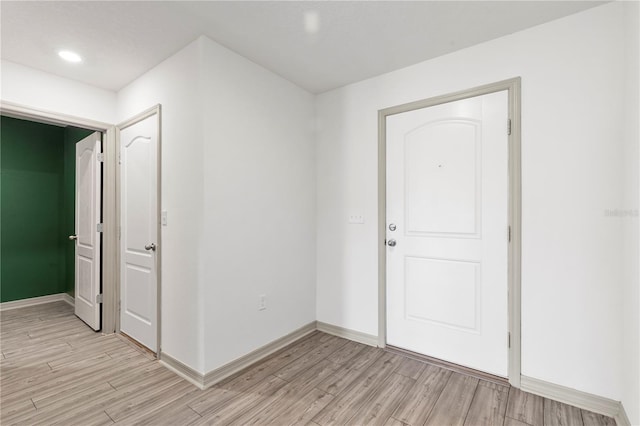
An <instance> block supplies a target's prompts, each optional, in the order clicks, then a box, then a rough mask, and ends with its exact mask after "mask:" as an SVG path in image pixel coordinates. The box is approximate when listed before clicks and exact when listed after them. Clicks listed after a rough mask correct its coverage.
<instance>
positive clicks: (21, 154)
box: [0, 113, 102, 331]
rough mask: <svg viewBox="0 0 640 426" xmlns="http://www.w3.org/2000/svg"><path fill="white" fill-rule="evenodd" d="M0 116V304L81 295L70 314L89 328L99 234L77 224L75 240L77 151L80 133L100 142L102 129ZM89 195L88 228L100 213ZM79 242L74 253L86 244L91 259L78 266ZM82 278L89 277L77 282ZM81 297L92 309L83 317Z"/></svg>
mask: <svg viewBox="0 0 640 426" xmlns="http://www.w3.org/2000/svg"><path fill="white" fill-rule="evenodd" d="M0 120H1V124H0V126H1V128H2V134H1V136H0V141H1V143H0V150H1V151H2V164H1V167H0V171H1V173H2V190H1V192H0V193H1V197H2V203H1V205H2V214H1V217H2V229H3V233H2V265H3V267H2V280H1V282H2V289H0V293H1V294H2V302H3V303H6V302H10V303H15V304H21V305H28V304H31V303H34V302H41V301H42V302H44V301H48V300H54V299H56V297H59V299H60V300H65V301H67V302H69V303H74V301H75V302H77V301H78V300H80V301H81V302H82V303H79V304H78V303H74V305H75V307H76V314H77V315H78V316H79V317H81V319H83V320H84V321H85V322H86V323H87V324H88V325H89V326H90V327H91V328H93V329H94V330H96V331H97V330H100V327H101V324H100V322H101V321H100V312H99V306H97V302H98V301H97V300H96V298H97V297H98V295H99V293H100V285H101V280H100V272H101V271H100V267H101V256H100V235H99V234H98V235H95V233H91V232H88V231H90V230H89V229H82V238H81V239H80V241H81V242H80V243H79V241H78V237H77V236H78V234H79V229H78V226H77V225H78V223H77V221H76V219H77V218H78V212H80V211H84V210H85V209H84V208H80V207H82V205H83V204H84V197H82V199H81V200H80V199H79V197H78V194H79V192H78V185H77V183H78V180H77V177H78V173H77V169H78V167H79V163H78V161H77V155H76V149H77V146H79V145H80V144H82V141H84V140H85V139H86V138H92V140H94V141H95V142H96V143H97V144H99V145H100V146H101V143H102V134H101V133H100V132H95V131H94V130H92V129H86V128H82V127H79V126H73V125H66V124H60V123H55V124H52V123H47V122H43V121H42V120H37V119H27V118H25V117H14V116H9V115H7V114H4V113H3V114H2V116H1V118H0ZM98 148H100V147H98ZM87 165H88V166H90V167H91V168H92V169H93V173H92V174H93V178H92V180H93V183H94V186H93V188H91V192H92V193H94V194H95V195H96V196H97V197H100V192H101V187H102V176H101V174H102V171H101V165H100V164H95V163H88V164H87ZM94 198H95V197H94ZM95 201H97V203H95V207H94V208H93V213H94V216H95V217H96V220H97V221H98V222H96V223H94V224H93V226H92V227H91V228H92V229H93V231H96V232H97V231H98V229H96V224H97V223H99V221H100V218H101V214H102V211H101V208H100V207H99V203H100V201H101V199H97V200H95ZM83 225H84V223H83ZM87 238H89V239H91V240H92V241H91V243H90V244H86V242H87ZM78 245H80V246H81V249H80V250H81V252H82V250H83V248H87V247H90V249H91V251H92V256H91V259H89V258H87V257H81V259H83V260H89V261H90V262H81V263H80V264H78V262H77V260H76V257H77V249H76V248H77V246H78ZM79 266H80V272H78V267H79ZM85 266H89V270H87V268H85ZM84 278H86V279H88V280H90V281H91V282H90V283H85V282H83V281H82V280H83V279H84ZM89 291H90V292H92V294H89V293H88V292H89ZM87 302H88V303H89V304H90V305H91V307H92V309H93V311H94V312H93V315H92V318H91V319H90V320H87V319H88V318H87V316H86V315H84V314H85V313H86V307H87ZM78 309H80V312H78Z"/></svg>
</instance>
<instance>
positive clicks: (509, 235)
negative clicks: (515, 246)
mask: <svg viewBox="0 0 640 426" xmlns="http://www.w3.org/2000/svg"><path fill="white" fill-rule="evenodd" d="M507 240H508V241H509V242H511V226H508V227H507Z"/></svg>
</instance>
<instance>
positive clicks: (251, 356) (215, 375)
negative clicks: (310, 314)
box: [203, 321, 317, 389]
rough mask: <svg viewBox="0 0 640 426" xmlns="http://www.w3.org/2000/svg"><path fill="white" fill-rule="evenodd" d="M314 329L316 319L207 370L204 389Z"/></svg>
mask: <svg viewBox="0 0 640 426" xmlns="http://www.w3.org/2000/svg"><path fill="white" fill-rule="evenodd" d="M316 329H317V328H316V321H313V322H310V323H309V324H307V325H305V326H302V327H300V328H299V329H297V330H294V331H292V332H291V333H289V334H287V335H285V336H282V337H280V338H279V339H276V340H274V341H272V342H271V343H267V344H266V345H264V346H262V347H260V348H258V349H256V350H255V351H252V352H249V353H248V354H246V355H244V356H241V357H240V358H238V359H235V360H233V361H231V362H230V363H228V364H225V365H223V366H222V367H219V368H216V369H215V370H211V371H209V372H208V373H207V374H205V375H204V383H203V385H204V388H205V389H206V388H208V387H211V386H213V385H215V384H216V383H218V382H220V381H221V380H223V379H226V378H227V377H229V376H231V375H233V374H235V373H237V372H239V371H241V370H244V369H245V368H247V367H249V366H251V365H253V364H255V363H257V362H258V361H261V360H263V359H264V358H266V357H268V356H269V355H271V354H273V353H274V352H276V351H279V350H280V349H282V348H284V347H285V346H288V345H290V344H292V343H294V342H296V341H298V340H300V339H302V338H303V337H305V336H306V335H308V334H309V333H312V332H314V331H315V330H316Z"/></svg>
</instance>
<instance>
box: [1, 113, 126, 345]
mask: <svg viewBox="0 0 640 426" xmlns="http://www.w3.org/2000/svg"><path fill="white" fill-rule="evenodd" d="M0 115H2V116H3V119H4V117H7V119H17V120H18V121H21V122H32V123H35V124H40V125H45V126H54V127H56V128H60V129H65V128H74V129H82V130H81V131H80V132H81V134H79V133H77V132H76V133H74V135H75V136H74V137H76V136H77V137H78V138H79V139H78V141H79V140H81V139H82V137H83V136H86V134H87V133H89V134H92V133H93V132H98V136H97V138H96V139H94V142H95V143H97V142H98V141H97V139H99V140H100V145H102V148H103V151H102V156H101V157H102V158H101V159H100V160H102V161H101V164H102V167H101V169H102V172H101V174H100V175H101V178H97V179H94V183H95V184H96V185H97V184H98V182H99V183H100V186H101V188H102V189H104V191H103V193H102V197H101V198H102V201H103V203H102V208H101V209H96V210H94V213H95V214H96V217H97V218H101V220H100V221H99V222H98V223H101V225H100V228H101V231H102V232H100V234H101V240H102V241H101V243H100V245H99V246H100V248H101V250H100V251H101V254H100V256H99V258H100V260H101V261H100V262H99V265H97V266H96V268H97V269H94V272H96V274H95V280H96V281H97V282H98V285H100V286H101V291H97V292H96V299H93V300H94V301H95V305H96V306H95V308H96V310H97V315H96V317H97V318H99V319H100V324H99V325H98V327H93V328H94V329H95V328H100V329H101V331H102V333H104V334H109V333H113V332H115V315H116V302H115V300H116V299H115V287H116V280H115V269H116V266H115V262H116V248H117V246H116V232H115V231H116V227H115V184H111V182H114V183H115V177H114V176H115V161H114V160H115V146H114V145H115V129H114V127H113V126H112V125H110V124H107V123H102V122H98V121H94V120H89V119H84V118H80V117H74V116H69V115H65V114H60V113H56V112H49V111H42V110H38V109H33V108H29V107H25V106H22V105H18V104H14V103H11V102H2V103H0ZM4 130H5V129H4V128H3V131H4ZM89 136H90V135H89ZM78 141H74V144H73V145H70V146H69V149H68V150H67V154H68V156H69V157H73V158H72V160H71V161H74V160H75V155H76V152H75V145H77V144H75V142H78ZM95 154H96V157H97V154H98V153H97V151H96V153H95ZM97 160H98V158H96V161H97ZM75 175H76V173H75V170H73V171H72V168H69V172H68V173H67V179H68V181H69V182H68V186H69V188H71V187H73V188H74V190H70V191H67V193H69V194H71V196H70V200H71V201H70V202H67V206H71V207H70V208H71V210H72V213H73V210H75V207H74V205H75V185H76V181H75ZM5 183H7V184H8V183H9V182H7V181H4V179H3V186H4V184H5ZM12 186H13V187H14V188H15V186H14V185H12ZM3 207H5V206H3ZM34 210H38V208H37V205H36V207H35V208H34ZM65 211H66V209H65ZM55 212H58V211H57V210H56V211H55ZM55 212H53V213H55ZM45 213H51V214H53V213H52V212H51V211H49V212H45ZM98 213H100V214H101V216H100V215H98ZM74 216H76V215H75V214H71V215H64V217H65V220H67V221H69V224H67V225H66V227H65V228H64V229H61V235H60V243H61V244H62V243H64V246H63V247H64V249H65V250H68V251H69V253H70V254H69V255H68V256H66V258H67V261H68V262H69V264H68V266H66V268H65V269H68V270H71V271H72V272H73V274H67V276H66V280H65V282H68V283H71V282H73V285H71V284H68V287H66V288H68V293H67V292H66V291H65V294H68V296H66V297H68V299H66V300H68V301H70V302H71V301H73V300H74V299H72V298H71V293H72V292H73V296H74V297H77V296H78V295H77V294H76V293H77V292H76V290H75V278H76V275H77V274H76V272H75V270H76V268H75V260H74V259H73V257H74V255H72V254H71V253H75V240H73V239H69V237H70V236H71V237H74V236H76V235H77V234H76V233H75V231H76V228H75V226H76V225H75V223H74V222H75V220H74ZM4 221H5V216H4V212H3V222H4ZM29 222H30V223H33V224H35V225H39V224H38V223H37V222H34V221H33V220H31V221H29ZM100 228H98V224H97V223H96V224H94V225H93V229H94V230H95V232H96V233H97V232H98V231H99V230H100ZM5 229H6V227H5V224H4V223H3V230H5ZM62 231H64V232H62ZM3 234H4V233H3ZM3 239H4V238H3ZM27 249H28V250H29V249H30V250H32V251H37V250H38V245H37V244H34V246H30V247H27ZM2 253H3V271H4V270H5V268H4V266H5V265H4V257H5V254H7V253H9V250H6V251H5V250H4V247H3V252H2ZM70 259H71V260H70ZM72 261H73V264H72V263H71V262H72ZM86 270H87V269H85V271H86ZM72 280H73V281H72ZM96 281H94V282H96ZM5 284H6V283H5V280H3V287H4V286H5ZM98 288H99V287H98ZM100 293H101V296H99V294H100ZM27 297H28V296H27ZM44 302H45V300H42V301H41V302H39V303H44ZM9 303H13V302H9ZM27 303H29V302H28V301H27ZM95 325H96V322H94V326H95Z"/></svg>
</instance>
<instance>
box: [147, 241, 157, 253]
mask: <svg viewBox="0 0 640 426" xmlns="http://www.w3.org/2000/svg"><path fill="white" fill-rule="evenodd" d="M144 249H145V250H151V251H156V245H155V244H154V243H151V244H147V245H146V246H144Z"/></svg>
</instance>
